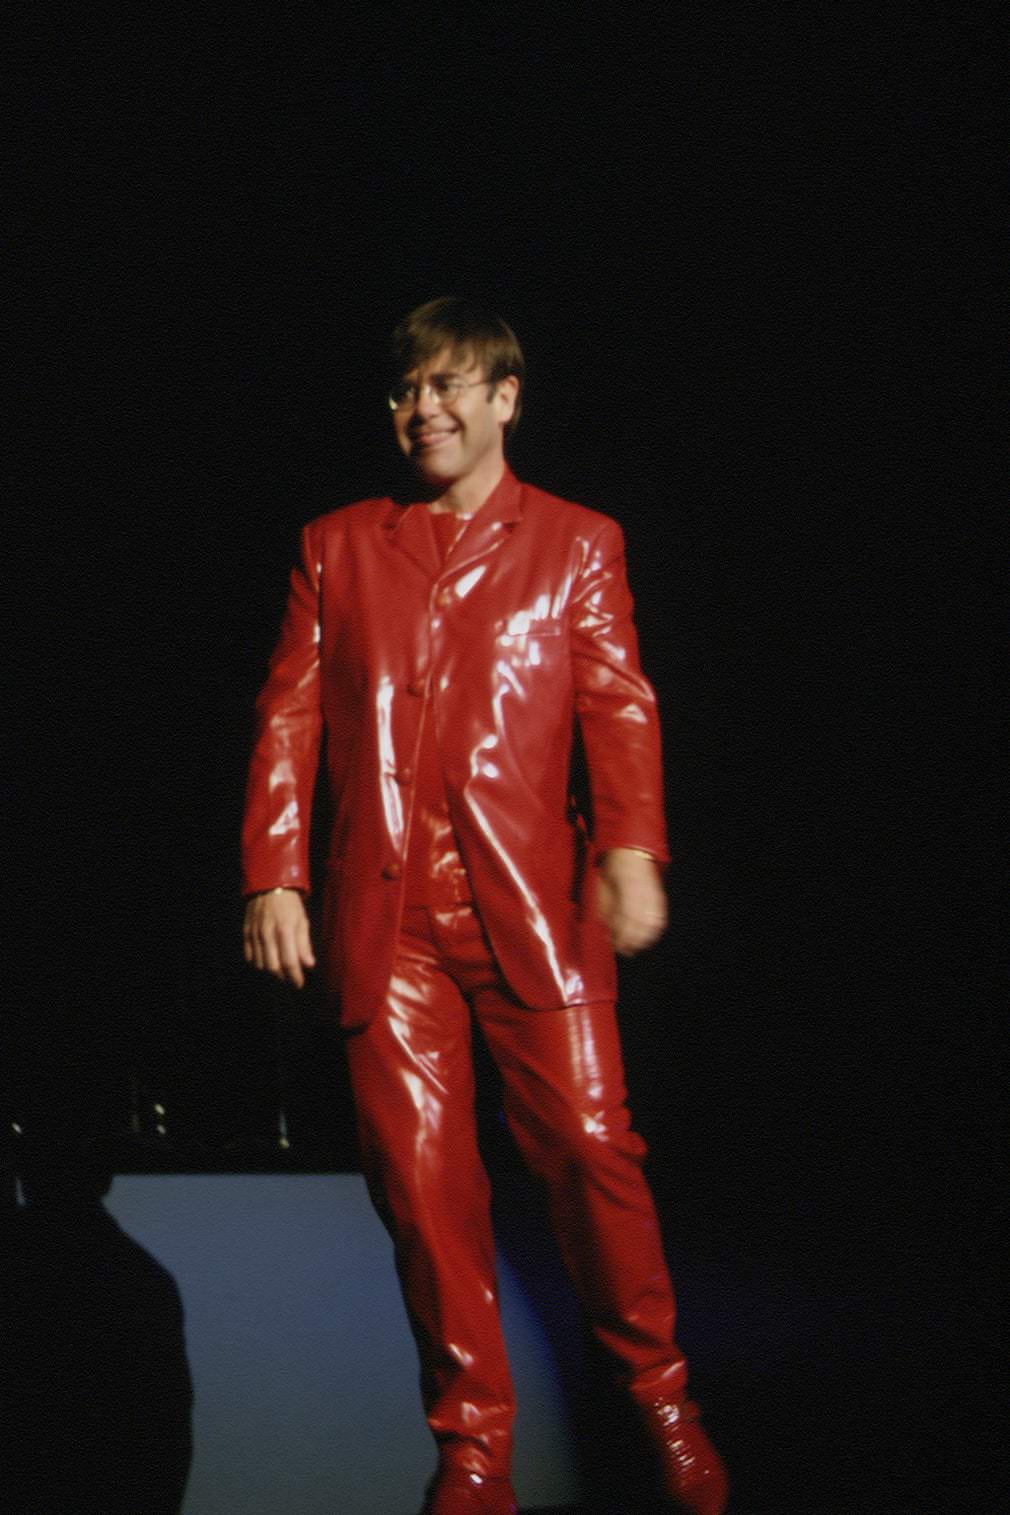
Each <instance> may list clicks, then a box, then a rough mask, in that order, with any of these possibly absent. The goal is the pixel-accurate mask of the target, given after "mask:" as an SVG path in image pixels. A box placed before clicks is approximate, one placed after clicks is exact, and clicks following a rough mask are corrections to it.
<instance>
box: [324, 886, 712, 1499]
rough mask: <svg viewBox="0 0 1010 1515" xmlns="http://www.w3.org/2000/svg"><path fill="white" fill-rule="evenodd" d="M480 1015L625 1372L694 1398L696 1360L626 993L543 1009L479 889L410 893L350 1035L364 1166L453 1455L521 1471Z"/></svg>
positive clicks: (559, 1223)
mask: <svg viewBox="0 0 1010 1515" xmlns="http://www.w3.org/2000/svg"><path fill="white" fill-rule="evenodd" d="M471 1018H472V1019H473V1020H475V1021H476V1022H477V1023H478V1025H479V1026H480V1028H481V1031H482V1033H483V1035H484V1037H485V1040H486V1042H487V1046H488V1048H489V1050H490V1053H491V1055H492V1057H493V1058H494V1060H495V1063H496V1064H497V1066H498V1069H499V1071H500V1074H501V1078H502V1084H503V1091H504V1110H505V1116H506V1119H507V1122H508V1125H509V1127H510V1130H511V1132H512V1135H513V1137H514V1138H515V1141H516V1142H517V1144H518V1146H519V1148H520V1151H521V1153H522V1155H523V1157H524V1159H525V1161H526V1163H527V1164H528V1166H529V1167H530V1169H531V1170H532V1171H533V1172H534V1173H535V1174H536V1175H537V1176H538V1177H539V1178H540V1179H541V1180H542V1181H543V1183H544V1184H545V1185H546V1189H547V1195H548V1200H549V1207H550V1213H551V1217H552V1221H553V1226H554V1230H555V1234H556V1236H557V1240H558V1243H559V1245H560V1248H561V1252H562V1255H563V1257H564V1261H565V1263H566V1265H567V1268H568V1270H569V1273H570V1274H571V1276H572V1279H573V1281H574V1284H575V1287H576V1289H577V1292H578V1294H579V1296H580V1298H581V1300H582V1304H583V1306H584V1308H585V1309H586V1311H587V1313H588V1317H589V1320H590V1323H591V1325H592V1328H593V1330H594V1331H595V1333H596V1335H597V1337H598V1339H599V1340H600V1341H601V1342H602V1343H603V1345H604V1346H605V1347H606V1348H607V1349H609V1352H610V1354H611V1355H612V1358H613V1360H614V1361H615V1365H616V1368H617V1371H618V1374H619V1376H620V1378H621V1380H622V1381H623V1382H624V1384H625V1385H626V1386H627V1388H628V1390H629V1391H630V1392H631V1394H632V1396H633V1397H634V1398H635V1399H636V1400H638V1401H639V1402H642V1403H648V1402H650V1401H654V1400H656V1399H666V1400H679V1399H681V1398H682V1396H683V1394H684V1391H685V1387H686V1377H687V1368H686V1363H685V1361H684V1357H683V1355H682V1354H681V1352H680V1351H679V1349H678V1348H677V1346H676V1344H675V1341H674V1335H673V1331H674V1315H675V1303H674V1294H673V1289H672V1285H671V1282H670V1277H669V1273H668V1271H667V1266H666V1261H665V1258H664V1255H663V1250H662V1243H661V1238H660V1231H659V1225H658V1222H657V1218H656V1213H655V1208H654V1204H653V1200H652V1195H651V1192H650V1190H649V1187H648V1185H647V1183H646V1181H645V1179H644V1176H643V1174H642V1162H643V1159H644V1157H645V1152H646V1149H645V1143H644V1142H643V1141H642V1139H641V1137H640V1136H639V1135H638V1134H637V1133H636V1132H635V1131H633V1130H632V1128H631V1121H630V1116H629V1113H628V1110H627V1106H626V1104H625V1100H626V1090H625V1085H624V1071H623V1063H622V1058H621V1051H620V1043H619V1038H618V1030H617V1019H616V1013H615V1007H614V1005H613V1003H611V1002H601V1003H596V1004H586V1005H573V1006H568V1007H565V1008H562V1009H558V1010H530V1009H528V1008H526V1007H525V1006H524V1005H522V1004H520V1003H518V1002H517V1001H516V999H515V998H514V996H512V995H511V993H510V992H509V990H508V988H507V987H506V985H505V984H504V983H503V981H502V979H501V976H500V974H499V971H498V968H497V965H496V962H495V959H494V956H493V953H492V951H491V948H490V945H489V943H488V941H487V937H486V936H485V933H484V931H483V928H482V926H481V922H480V919H479V917H478V915H477V914H476V912H475V910H474V909H473V907H472V903H470V902H464V903H458V902H457V903H453V904H451V905H447V906H446V907H445V908H442V907H441V906H438V907H435V906H427V907H425V906H420V905H412V904H409V903H408V904H407V906H406V907H405V908H404V912H403V920H402V926H401V932H400V936H399V940H398V946H397V953H396V958H395V962H394V970H393V975H392V979H391V982H390V987H389V991H388V995H387V999H386V1002H385V1004H384V1006H383V1008H382V1010H381V1011H380V1012H379V1013H378V1014H377V1015H376V1016H375V1018H374V1020H373V1021H372V1022H371V1023H370V1024H369V1025H368V1026H367V1027H365V1028H364V1029H362V1030H360V1031H355V1032H353V1033H351V1034H350V1035H349V1037H348V1043H347V1050H348V1061H349V1066H350V1075H351V1082H352V1087H353V1092H354V1098H355V1104H356V1108H357V1120H358V1132H359V1138H360V1144H361V1153H362V1161H363V1166H364V1172H365V1179H366V1182H367V1185H368V1189H369V1193H370V1195H371V1198H372V1201H373V1203H374V1205H375V1207H376V1209H377V1211H378V1213H379V1215H380V1217H381V1219H382V1221H383V1223H384V1224H385V1226H386V1228H387V1229H388V1231H389V1233H390V1235H391V1237H392V1239H393V1244H394V1249H395V1260H396V1268H397V1273H398V1275H399V1279H400V1284H401V1287H402V1290H403V1296H404V1301H405V1304H406V1308H407V1313H408V1317H409V1320H410V1324H411V1328H412V1331H413V1334H414V1338H415V1341H416V1343H417V1348H418V1353H419V1357H420V1365H421V1394H422V1399H423V1404H424V1409H425V1413H426V1415H427V1419H428V1424H429V1425H430V1427H431V1430H432V1433H433V1435H434V1437H435V1440H436V1442H437V1443H438V1446H439V1452H440V1462H441V1465H442V1466H443V1467H453V1468H459V1469H461V1470H465V1471H466V1472H473V1473H478V1474H481V1475H484V1476H487V1477H506V1476H507V1474H508V1467H509V1459H510V1455H511V1447H512V1421H513V1416H514V1411H515V1397H514V1392H513V1387H512V1380H511V1377H510V1373H509V1366H508V1360H507V1357H506V1352H505V1345H504V1341H503V1338H502V1331H501V1324H500V1319H499V1308H498V1290H497V1282H496V1277H495V1256H494V1240H493V1236H492V1232H491V1219H490V1185H489V1182H488V1178H487V1174H486V1172H485V1170H484V1166H483V1163H482V1162H481V1159H480V1156H479V1154H478V1150H477V1130H476V1119H475V1113H474V1070H473V1061H472V1057H471V1035H472V1020H471Z"/></svg>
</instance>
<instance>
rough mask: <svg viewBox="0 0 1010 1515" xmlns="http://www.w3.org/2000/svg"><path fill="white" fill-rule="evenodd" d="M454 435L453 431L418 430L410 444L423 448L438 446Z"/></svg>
mask: <svg viewBox="0 0 1010 1515" xmlns="http://www.w3.org/2000/svg"><path fill="white" fill-rule="evenodd" d="M455 435H456V433H455V431H419V432H416V433H415V435H414V437H413V439H412V445H413V446H414V447H423V448H428V447H440V446H441V445H442V443H443V442H447V441H448V440H449V438H450V437H454V436H455Z"/></svg>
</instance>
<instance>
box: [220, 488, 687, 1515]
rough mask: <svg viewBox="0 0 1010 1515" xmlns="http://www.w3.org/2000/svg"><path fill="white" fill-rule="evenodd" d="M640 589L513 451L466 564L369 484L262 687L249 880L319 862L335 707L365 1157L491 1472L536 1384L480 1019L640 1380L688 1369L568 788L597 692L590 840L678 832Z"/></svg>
mask: <svg viewBox="0 0 1010 1515" xmlns="http://www.w3.org/2000/svg"><path fill="white" fill-rule="evenodd" d="M631 610H632V604H631V597H630V595H629V593H628V588H627V583H626V579H625V570H624V557H623V544H622V537H621V532H620V529H619V527H618V526H617V525H616V523H615V522H614V521H612V520H610V519H609V518H607V517H606V516H603V515H600V514H597V513H596V512H594V511H590V510H586V509H584V508H583V507H582V506H579V505H574V504H571V503H569V502H567V501H564V500H560V499H557V498H555V497H553V496H551V495H548V494H545V493H543V492H542V491H541V490H538V489H534V488H531V487H530V486H529V485H526V484H520V483H518V482H517V481H516V479H515V478H514V477H513V475H512V474H511V473H509V472H506V474H505V476H504V478H503V480H502V482H501V483H500V485H499V486H498V488H497V489H496V490H495V491H494V493H493V494H492V495H491V497H490V498H489V499H488V500H487V502H486V503H485V505H484V506H483V508H482V509H481V510H480V511H479V512H478V513H477V515H476V516H474V517H473V519H472V520H471V521H470V522H469V524H468V525H467V526H466V528H465V529H464V530H463V532H462V534H461V536H460V537H459V538H458V539H457V541H456V543H455V545H454V546H453V547H452V548H451V550H450V551H449V553H448V556H447V557H446V559H445V561H444V563H443V562H442V560H441V558H440V554H439V552H438V548H437V545H436V541H435V536H434V532H433V530H432V522H431V518H430V514H429V513H428V512H427V511H426V508H425V507H424V505H412V506H409V507H407V508H403V507H401V506H399V505H397V504H394V503H393V502H392V501H390V500H388V499H375V500H365V501H362V502H360V503H359V504H356V505H351V506H347V507H346V508H344V509H341V510H337V511H334V512H333V513H332V514H330V515H326V516H323V517H322V518H321V519H319V520H317V521H315V522H313V523H312V524H311V525H309V526H308V527H307V528H306V529H305V532H304V540H303V555H302V561H301V563H300V565H299V566H298V567H297V568H296V569H295V571H294V574H293V577H292V585H291V596H290V602H289V605H288V610H287V614H286V617H285V621H284V626H283V630H282V634H281V639H280V643H279V645H278V648H277V651H276V653H275V655H274V658H273V660H272V663H271V668H270V676H269V679H268V681H267V683H266V686H265V688H264V689H263V692H262V694H261V696H260V699H259V703H258V711H259V731H258V736H257V741H256V746H255V752H254V757H253V762H252V769H251V776H250V782H249V793H248V807H247V816H246V825H245V831H244V854H245V883H246V889H247V890H248V891H250V892H252V891H256V890H263V889H269V888H273V887H275V886H277V885H291V886H295V887H297V888H300V889H303V890H305V889H308V886H309V875H308V826H309V811H310V804H311V796H312V788H313V781H314V777H315V773H316V765H317V758H318V754H319V750H320V741H321V736H322V733H323V731H324V730H325V733H326V762H327V767H328V772H329V780H330V784H331V788H332V794H333V804H334V814H335V824H334V827H333V835H332V844H331V848H330V859H329V866H328V876H327V881H326V897H325V902H324V921H325V925H324V936H325V941H324V942H323V943H322V946H323V949H324V953H325V956H326V962H327V974H328V982H329V985H330V987H331V989H332V991H333V993H334V994H335V995H338V996H339V999H340V1003H341V1007H342V1008H341V1016H342V1021H343V1024H344V1025H345V1027H347V1028H348V1030H349V1032H350V1035H349V1037H348V1055H349V1062H350V1068H351V1076H352V1082H353V1086H354V1091H355V1099H356V1104H357V1109H358V1117H359V1129H360V1133H361V1142H362V1153H363V1160H364V1167H365V1173H366V1177H367V1179H368V1183H369V1187H370V1191H371V1193H372V1196H373V1199H374V1200H375V1203H376V1206H377V1208H378V1210H379V1212H380V1214H381V1215H382V1217H383V1219H384V1221H385V1223H386V1225H387V1226H388V1228H389V1230H390V1232H391V1234H392V1236H393V1238H394V1241H395V1244H396V1260H397V1267H398V1271H399V1274H400V1279H401V1283H402V1285H403V1289H404V1295H405V1299H406V1303H407V1308H408V1312H409V1315H410V1319H411V1324H412V1327H413V1330H414V1334H415V1338H416V1340H417V1343H418V1348H419V1351H420V1356H421V1366H422V1389H423V1395H424V1400H425V1406H426V1410H427V1414H428V1419H429V1423H430V1424H431V1427H432V1430H433V1431H434V1433H435V1435H436V1438H437V1439H438V1441H439V1443H440V1447H441V1452H442V1463H443V1466H449V1467H453V1468H456V1469H465V1470H469V1471H471V1472H473V1473H475V1474H477V1475H479V1476H480V1477H484V1476H488V1477H491V1478H492V1479H494V1478H502V1479H505V1478H507V1466H508V1456H509V1448H510V1436H511V1421H512V1413H513V1398H512V1389H511V1384H510V1381H509V1375H508V1367H507V1363H506V1360H505V1354H504V1348H503V1345H502V1341H501V1334H500V1329H499V1324H498V1308H497V1295H496V1287H495V1280H494V1255H493V1241H492V1236H491V1228H490V1220H489V1214H488V1186H487V1179H486V1176H485V1174H484V1171H483V1167H482V1166H481V1163H480V1160H479V1157H478V1155H477V1148H476V1138H475V1130H474V1120H473V1072H472V1066H471V1060H470V1035H471V1024H472V1020H474V1019H475V1020H476V1021H477V1022H478V1023H479V1024H480V1026H481V1028H482V1031H483V1033H484V1035H485V1037H486V1039H487V1041H488V1045H489V1047H490V1049H491V1051H492V1054H493V1055H494V1057H495V1059H496V1061H497V1063H498V1066H499V1068H500V1070H501V1072H502V1076H503V1081H504V1089H505V1110H506V1115H507V1118H508V1120H509V1123H510V1126H511V1128H512V1131H513V1133H514V1135H515V1137H516V1139H517V1142H518V1144H519V1146H520V1148H521V1150H522V1151H523V1153H524V1155H525V1157H526V1158H527V1160H528V1162H529V1163H530V1165H531V1167H532V1168H533V1169H534V1171H536V1172H537V1173H538V1174H539V1175H540V1176H541V1177H542V1178H543V1179H544V1181H545V1182H546V1184H547V1187H548V1192H549V1196H550V1200H551V1204H552V1210H553V1214H554V1217H555V1223H556V1228H557V1231H558V1235H559V1239H560V1242H561V1246H562V1250H563V1252H564V1254H565V1257H566V1260H567V1262H568V1265H569V1267H570V1269H571V1271H572V1274H573V1276H574V1278H575V1281H576V1284H577V1286H578V1287H579V1289H580V1292H581V1294H582V1297H583V1299H584V1301H585V1304H586V1306H587V1308H588V1310H589V1313H590V1316H591V1319H592V1321H593V1324H594V1326H595V1329H596V1331H597V1333H598V1335H599V1336H600V1338H601V1340H602V1341H604V1342H605V1343H606V1345H607V1346H608V1347H609V1348H610V1349H611V1351H612V1352H613V1354H614V1355H615V1358H616V1360H617V1362H618V1364H619V1366H620V1367H621V1369H622V1370H623V1374H624V1377H625V1380H626V1382H627V1383H628V1386H629V1388H630V1389H631V1392H632V1393H633V1394H634V1395H635V1396H636V1397H637V1398H638V1399H639V1400H640V1401H642V1402H643V1403H647V1402H650V1401H652V1400H655V1399H663V1400H665V1401H667V1402H677V1401H679V1400H680V1399H681V1398H682V1395H683V1388H684V1376H685V1367H684V1360H683V1358H682V1356H681V1354H680V1353H679V1351H678V1349H677V1348H676V1346H675V1345H674V1343H673V1334H672V1333H673V1319H674V1300H673V1294H672V1292H671V1288H670V1283H669V1278H668V1276H667V1272H666V1267H665V1263H664V1261H663V1256H662V1251H661V1247H660V1240H659V1232H658V1227H657V1224H656V1218H655V1213H654V1210H653V1206H652V1201H651V1197H650V1195H649V1192H648V1189H647V1187H646V1185H645V1183H644V1180H643V1178H642V1174H641V1161H642V1157H643V1155H644V1145H643V1143H642V1141H641V1139H640V1138H639V1137H638V1136H637V1135H636V1134H635V1133H634V1132H633V1131H632V1130H631V1128H630V1121H629V1117H628V1112H627V1109H626V1107H625V1103H624V1101H625V1090H624V1082H623V1073H622V1066H621V1056H620V1048H619V1044H618V1038H617V1029H616V1021H615V1016H614V1007H613V998H614V987H615V973H614V962H613V955H612V953H611V950H610V948H609V945H608V943H607V942H606V940H605V937H604V933H603V930H602V928H601V927H600V925H599V924H598V923H597V921H596V920H595V916H594V912H593V910H592V908H591V896H590V886H591V884H592V882H593V880H592V873H591V867H590V866H589V864H591V861H592V856H591V848H590V845H589V843H588V841H587V838H586V834H585V830H584V828H583V827H582V825H581V823H580V822H579V820H578V818H577V817H576V816H575V815H574V814H573V813H572V811H571V808H570V803H569V791H568V769H569V755H570V748H571V741H572V731H573V723H574V720H575V719H576V718H577V719H578V720H579V722H580V724H581V730H582V737H583V742H584V746H585V751H586V758H587V766H588V770H589V775H590V783H591V788H592V798H593V825H594V835H593V838H592V848H595V849H596V850H597V851H602V850H604V849H607V848H611V847H617V846H629V847H637V848H641V849H643V850H645V851H648V852H650V853H652V854H653V855H654V856H655V857H656V858H657V859H660V860H662V859H665V857H666V851H665V835H664V823H663V813H662V803H661V773H660V751H659V732H658V723H657V719H656V711H655V703H654V697H653V693H652V690H651V688H650V686H649V684H648V683H647V682H646V680H645V679H644V678H643V676H642V673H641V671H640V669H639V665H638V657H637V649H636V638H635V632H634V628H633V625H632V620H631ZM424 723H428V724H427V725H425V724H424ZM432 752H435V753H437V758H438V763H439V766H440V770H441V781H442V783H441V788H442V790H443V792H444V801H443V811H444V814H443V819H442V821H441V822H440V820H439V815H440V814H442V812H438V811H437V808H436V810H432V809H430V808H427V809H422V804H421V801H419V802H418V814H417V816H416V817H415V818H414V819H415V846H417V845H423V846H424V849H425V854H426V856H425V859H424V867H425V870H426V879H427V883H426V886H425V893H424V898H423V899H419V898H418V897H417V892H416V878H417V875H418V869H417V867H416V866H415V862H416V859H415V857H414V855H413V854H412V855H411V866H410V867H408V866H407V864H408V852H407V849H408V842H409V841H410V838H411V822H412V811H413V809H414V804H415V794H416V790H417V775H418V770H419V769H420V770H421V771H422V774H424V773H428V774H429V776H430V768H431V764H430V758H431V754H432ZM429 787H430V786H429ZM423 789H424V786H422V797H421V798H422V801H423V800H425V799H426V798H428V799H430V795H428V796H425V794H424V792H423ZM418 838H421V839H422V840H421V841H420V842H419V841H418ZM457 848H458V851H457ZM408 877H409V878H410V879H412V880H414V881H415V885H412V892H411V897H410V898H409V899H408V900H407V901H406V907H405V901H404V892H405V879H406V878H408ZM471 896H472V897H471ZM466 1507H467V1508H469V1505H467V1506H466ZM490 1507H491V1506H490V1505H485V1504H482V1505H481V1508H490ZM501 1507H502V1508H507V1507H508V1504H507V1501H506V1503H505V1504H503V1505H502V1506H501ZM695 1507H697V1508H698V1509H699V1510H700V1509H702V1508H708V1506H703V1504H697V1506H695V1505H692V1506H691V1508H692V1509H693V1508H695ZM453 1508H455V1506H453ZM496 1508H497V1506H496ZM712 1508H713V1509H714V1508H716V1506H715V1505H713V1506H712Z"/></svg>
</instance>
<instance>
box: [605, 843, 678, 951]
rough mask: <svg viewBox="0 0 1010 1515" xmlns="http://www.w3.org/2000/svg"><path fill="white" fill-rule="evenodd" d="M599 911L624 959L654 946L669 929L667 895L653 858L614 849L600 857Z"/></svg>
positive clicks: (631, 851) (644, 854)
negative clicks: (667, 925)
mask: <svg viewBox="0 0 1010 1515" xmlns="http://www.w3.org/2000/svg"><path fill="white" fill-rule="evenodd" d="M596 889H597V894H596V908H597V913H598V915H599V918H600V920H601V921H602V922H603V924H604V926H606V928H607V932H608V934H609V936H610V943H611V946H612V947H613V949H614V951H615V952H619V953H620V954H621V956H622V957H634V955H635V953H636V952H641V950H642V948H643V947H651V946H652V944H653V942H656V941H658V940H659V938H660V937H661V936H662V934H663V932H664V931H665V930H666V915H667V912H666V894H665V892H664V890H663V885H662V882H661V880H660V877H659V869H658V867H657V865H656V863H655V861H654V859H653V858H651V857H649V856H648V855H647V854H646V853H644V852H636V851H634V850H633V849H632V848H630V847H613V848H611V850H610V851H609V852H605V853H604V854H603V856H602V857H601V858H600V863H599V871H598V874H597V884H596Z"/></svg>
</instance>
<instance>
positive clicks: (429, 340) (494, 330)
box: [391, 295, 526, 437]
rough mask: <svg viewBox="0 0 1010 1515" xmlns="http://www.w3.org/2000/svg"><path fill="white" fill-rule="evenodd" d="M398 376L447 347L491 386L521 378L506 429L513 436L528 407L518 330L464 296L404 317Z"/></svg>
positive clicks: (396, 336)
mask: <svg viewBox="0 0 1010 1515" xmlns="http://www.w3.org/2000/svg"><path fill="white" fill-rule="evenodd" d="M391 346H392V353H391V356H392V365H393V378H394V379H402V377H403V375H404V374H406V373H410V371H411V369H412V368H416V367H417V366H418V364H420V363H427V362H430V360H431V359H432V358H433V357H435V355H436V354H437V353H440V352H441V351H442V349H443V348H444V347H449V348H452V350H453V351H454V352H455V353H458V354H460V356H464V355H465V356H466V357H468V358H469V359H470V360H471V361H472V362H475V363H479V364H480V366H481V367H482V368H483V370H484V372H485V374H486V375H487V381H488V384H489V385H494V384H497V383H499V381H500V380H502V379H507V378H508V377H509V376H510V375H512V374H514V375H515V377H516V378H517V379H518V380H519V392H518V394H517V395H516V405H515V410H514V411H513V412H512V418H511V420H510V421H509V422H508V423H507V425H506V427H505V435H506V436H507V437H508V436H511V435H512V433H513V431H515V428H516V425H517V423H518V421H519V413H520V410H521V408H522V394H523V380H524V378H525V376H526V364H525V362H524V360H523V354H522V348H521V347H520V346H519V343H518V341H517V340H516V335H515V332H514V331H513V330H512V328H511V327H510V326H508V325H507V324H506V323H505V322H504V321H503V320H502V318H501V316H496V315H495V314H494V312H493V311H491V310H489V309H488V308H487V306H485V305H480V304H478V303H477V301H475V300H467V299H465V298H463V296H461V295H442V296H440V297H439V299H437V300H428V301H427V303H426V304H424V305H419V306H418V307H417V309H416V310H412V311H411V312H410V315H409V316H404V318H403V320H402V321H401V322H400V324H399V326H398V327H397V328H396V330H395V331H394V332H393V340H392V344H391Z"/></svg>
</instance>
